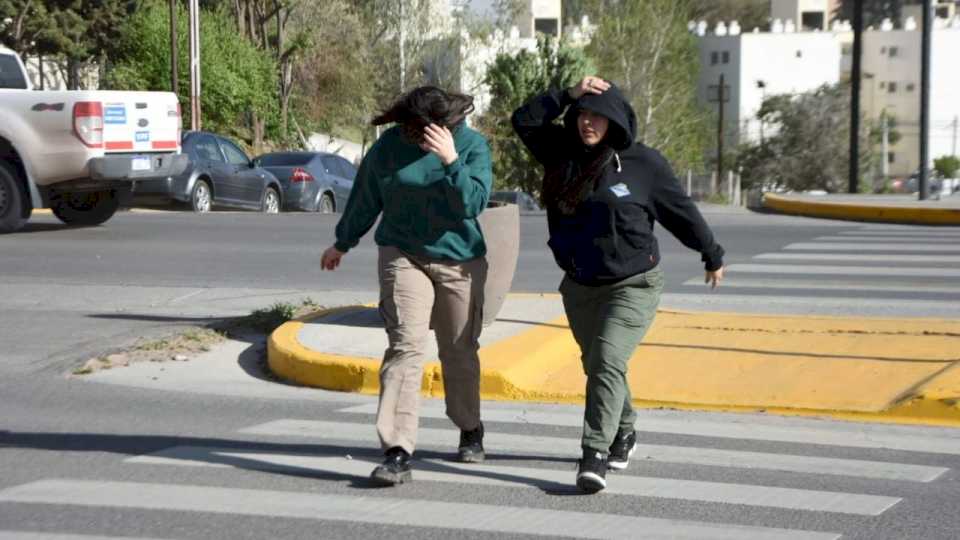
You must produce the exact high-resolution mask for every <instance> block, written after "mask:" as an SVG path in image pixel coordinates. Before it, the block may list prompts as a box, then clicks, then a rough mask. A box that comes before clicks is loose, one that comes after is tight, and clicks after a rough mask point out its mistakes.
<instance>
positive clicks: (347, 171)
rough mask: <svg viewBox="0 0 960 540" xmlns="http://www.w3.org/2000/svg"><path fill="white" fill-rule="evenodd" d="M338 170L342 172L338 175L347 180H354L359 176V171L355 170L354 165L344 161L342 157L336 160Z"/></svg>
mask: <svg viewBox="0 0 960 540" xmlns="http://www.w3.org/2000/svg"><path fill="white" fill-rule="evenodd" d="M335 161H336V164H337V168H338V169H339V170H340V172H339V173H338V174H339V175H340V177H341V178H346V179H347V180H353V178H354V177H355V176H357V170H356V169H354V168H353V165H351V164H350V162H349V161H347V160H345V159H343V158H342V157H338V158H336V160H335Z"/></svg>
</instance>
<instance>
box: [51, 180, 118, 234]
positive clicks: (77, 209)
mask: <svg viewBox="0 0 960 540" xmlns="http://www.w3.org/2000/svg"><path fill="white" fill-rule="evenodd" d="M51 203H52V204H51V205H50V208H51V209H52V210H53V215H55V216H57V217H58V218H59V219H60V221H62V222H64V223H66V224H67V225H81V226H92V225H99V224H101V223H103V222H104V221H106V220H108V219H110V218H111V217H113V214H114V213H116V211H117V208H119V207H120V199H119V197H117V194H116V192H114V191H113V190H112V189H108V190H103V191H89V192H82V193H57V194H56V195H55V196H54V197H53V199H52V200H51Z"/></svg>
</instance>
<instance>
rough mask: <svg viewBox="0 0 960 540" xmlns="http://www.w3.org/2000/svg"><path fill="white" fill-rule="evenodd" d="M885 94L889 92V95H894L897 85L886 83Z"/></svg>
mask: <svg viewBox="0 0 960 540" xmlns="http://www.w3.org/2000/svg"><path fill="white" fill-rule="evenodd" d="M887 92H889V93H891V94H895V93H896V92H897V83H895V82H892V81H891V82H888V83H887Z"/></svg>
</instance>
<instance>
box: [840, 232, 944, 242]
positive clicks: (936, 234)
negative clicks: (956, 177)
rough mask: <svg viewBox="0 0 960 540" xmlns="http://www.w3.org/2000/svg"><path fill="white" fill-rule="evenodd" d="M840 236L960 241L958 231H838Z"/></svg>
mask: <svg viewBox="0 0 960 540" xmlns="http://www.w3.org/2000/svg"><path fill="white" fill-rule="evenodd" d="M836 234H838V235H841V236H904V237H912V236H916V237H922V238H950V237H953V238H956V240H958V241H960V231H955V230H949V229H941V230H938V231H898V230H888V231H883V230H881V231H876V230H871V229H867V230H859V231H840V232H838V233H836Z"/></svg>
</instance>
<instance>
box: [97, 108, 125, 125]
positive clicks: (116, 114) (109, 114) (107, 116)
mask: <svg viewBox="0 0 960 540" xmlns="http://www.w3.org/2000/svg"><path fill="white" fill-rule="evenodd" d="M103 123H104V124H126V123H127V106H126V105H124V104H123V103H107V104H106V105H105V106H104V108H103Z"/></svg>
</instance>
